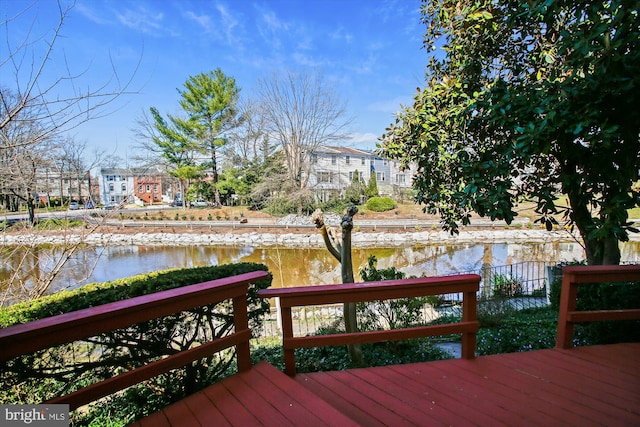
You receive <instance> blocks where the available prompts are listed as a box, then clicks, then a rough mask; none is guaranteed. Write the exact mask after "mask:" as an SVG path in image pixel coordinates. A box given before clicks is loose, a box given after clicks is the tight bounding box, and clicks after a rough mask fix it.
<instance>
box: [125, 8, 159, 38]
mask: <svg viewBox="0 0 640 427" xmlns="http://www.w3.org/2000/svg"><path fill="white" fill-rule="evenodd" d="M116 18H117V19H118V21H119V22H120V23H121V24H122V25H124V26H126V27H129V28H131V29H134V30H138V31H140V32H142V33H146V34H156V35H157V34H158V33H160V32H163V31H164V29H165V26H164V23H163V21H164V14H163V13H162V12H153V11H150V10H147V9H146V8H143V7H140V8H138V9H137V10H133V9H124V10H123V11H122V12H121V13H118V12H116Z"/></svg>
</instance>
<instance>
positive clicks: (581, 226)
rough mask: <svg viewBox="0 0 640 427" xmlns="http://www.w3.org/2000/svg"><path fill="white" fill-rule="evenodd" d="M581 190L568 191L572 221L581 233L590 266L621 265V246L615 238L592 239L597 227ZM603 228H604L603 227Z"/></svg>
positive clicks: (600, 237) (601, 237)
mask: <svg viewBox="0 0 640 427" xmlns="http://www.w3.org/2000/svg"><path fill="white" fill-rule="evenodd" d="M578 193H579V190H578V191H576V192H572V191H567V196H568V197H569V202H570V204H571V211H572V212H571V219H572V220H573V221H574V222H575V224H576V227H578V230H579V231H580V235H581V236H582V241H583V242H584V249H585V253H586V255H587V264H588V265H617V264H619V263H620V246H619V242H618V239H617V238H616V237H615V236H599V237H591V236H593V235H594V234H596V233H595V231H596V228H597V225H596V224H595V223H594V221H593V217H592V216H591V212H590V211H589V208H588V206H587V205H586V204H585V202H584V200H585V199H584V197H583V196H581V195H580V194H578ZM601 227H602V226H601Z"/></svg>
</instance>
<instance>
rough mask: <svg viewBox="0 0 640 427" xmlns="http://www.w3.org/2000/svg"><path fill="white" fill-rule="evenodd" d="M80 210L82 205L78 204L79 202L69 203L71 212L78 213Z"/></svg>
mask: <svg viewBox="0 0 640 427" xmlns="http://www.w3.org/2000/svg"><path fill="white" fill-rule="evenodd" d="M78 209H80V203H78V202H69V210H70V211H77V210H78Z"/></svg>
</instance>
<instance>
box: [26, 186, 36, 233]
mask: <svg viewBox="0 0 640 427" xmlns="http://www.w3.org/2000/svg"><path fill="white" fill-rule="evenodd" d="M27 212H28V214H29V224H31V225H35V224H36V206H35V203H34V201H33V196H32V195H31V193H27Z"/></svg>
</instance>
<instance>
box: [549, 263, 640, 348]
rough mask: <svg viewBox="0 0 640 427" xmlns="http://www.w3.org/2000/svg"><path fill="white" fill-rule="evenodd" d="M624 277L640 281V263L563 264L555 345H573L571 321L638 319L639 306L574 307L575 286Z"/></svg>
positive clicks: (620, 279)
mask: <svg viewBox="0 0 640 427" xmlns="http://www.w3.org/2000/svg"><path fill="white" fill-rule="evenodd" d="M627 281H628V282H631V281H640V265H593V266H573V267H564V268H563V269H562V290H561V291H560V311H559V313H558V334H557V335H556V348H571V347H573V329H574V328H573V325H574V324H575V323H578V322H596V321H605V320H634V319H640V309H628V310H601V311H576V306H577V297H578V286H580V285H583V286H589V285H593V284H598V283H605V282H627Z"/></svg>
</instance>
